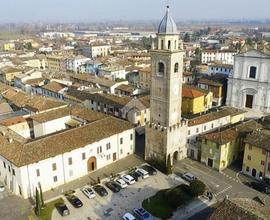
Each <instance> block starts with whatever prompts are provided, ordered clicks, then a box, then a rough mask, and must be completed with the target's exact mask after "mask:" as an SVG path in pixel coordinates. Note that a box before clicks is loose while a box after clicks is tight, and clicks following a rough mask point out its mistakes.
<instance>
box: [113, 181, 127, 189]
mask: <svg viewBox="0 0 270 220" xmlns="http://www.w3.org/2000/svg"><path fill="white" fill-rule="evenodd" d="M115 182H116V184H118V185H119V186H120V187H121V188H122V189H124V188H126V187H127V183H126V182H125V181H124V180H123V179H120V178H119V179H117V180H115Z"/></svg>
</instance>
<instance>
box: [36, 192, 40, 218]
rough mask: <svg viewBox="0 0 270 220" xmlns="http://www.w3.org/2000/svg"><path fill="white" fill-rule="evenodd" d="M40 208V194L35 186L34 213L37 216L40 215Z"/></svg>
mask: <svg viewBox="0 0 270 220" xmlns="http://www.w3.org/2000/svg"><path fill="white" fill-rule="evenodd" d="M40 209H41V206H40V196H39V191H38V189H37V188H36V210H35V211H36V215H37V216H40Z"/></svg>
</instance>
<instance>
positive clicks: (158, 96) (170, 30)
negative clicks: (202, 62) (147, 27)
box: [145, 6, 187, 162]
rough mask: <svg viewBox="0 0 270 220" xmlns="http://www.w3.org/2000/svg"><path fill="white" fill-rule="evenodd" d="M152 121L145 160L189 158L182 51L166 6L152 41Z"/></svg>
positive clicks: (177, 34) (149, 127)
mask: <svg viewBox="0 0 270 220" xmlns="http://www.w3.org/2000/svg"><path fill="white" fill-rule="evenodd" d="M150 55H151V68H152V69H151V78H152V84H151V94H150V95H151V98H150V100H151V101H150V122H148V124H147V126H146V143H145V159H146V160H152V159H158V160H163V161H164V160H165V162H166V161H167V159H168V156H169V155H170V158H174V159H175V160H178V159H182V158H184V157H186V148H185V145H186V130H187V129H186V126H185V121H183V120H182V119H181V105H182V74H183V51H181V50H180V49H179V33H178V31H177V26H176V24H175V22H174V20H173V18H172V17H171V15H170V11H169V6H167V9H166V13H165V16H164V17H163V19H162V21H161V22H160V24H159V27H158V33H157V38H156V39H155V42H152V48H151V51H150Z"/></svg>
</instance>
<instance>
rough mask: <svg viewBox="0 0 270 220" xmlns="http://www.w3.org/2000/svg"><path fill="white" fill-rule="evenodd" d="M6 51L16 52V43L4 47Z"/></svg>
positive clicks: (6, 44)
mask: <svg viewBox="0 0 270 220" xmlns="http://www.w3.org/2000/svg"><path fill="white" fill-rule="evenodd" d="M3 49H4V51H12V50H15V44H14V43H5V44H4V45H3Z"/></svg>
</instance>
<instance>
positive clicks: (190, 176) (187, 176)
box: [182, 172, 197, 182]
mask: <svg viewBox="0 0 270 220" xmlns="http://www.w3.org/2000/svg"><path fill="white" fill-rule="evenodd" d="M182 177H183V179H185V180H186V181H188V182H192V181H194V180H196V179H197V177H196V176H194V175H193V174H191V173H188V172H186V173H184V174H183V175H182Z"/></svg>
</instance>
